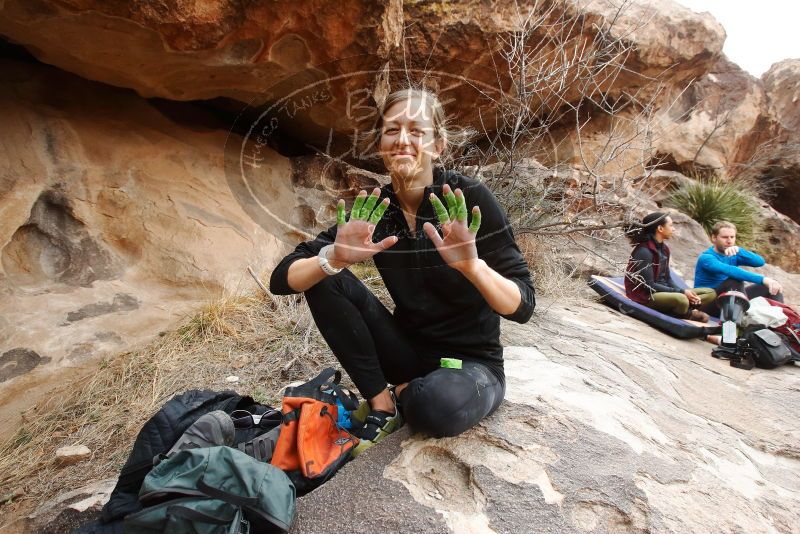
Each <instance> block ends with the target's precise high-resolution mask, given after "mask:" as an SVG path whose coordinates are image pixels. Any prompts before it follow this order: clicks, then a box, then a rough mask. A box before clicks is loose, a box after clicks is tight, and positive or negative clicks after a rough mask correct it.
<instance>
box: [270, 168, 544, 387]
mask: <svg viewBox="0 0 800 534" xmlns="http://www.w3.org/2000/svg"><path fill="white" fill-rule="evenodd" d="M445 182H446V183H448V184H449V185H450V187H451V188H452V189H453V190H455V189H456V188H459V187H460V188H461V190H462V191H463V192H464V196H465V198H466V203H467V209H468V211H470V213H471V210H472V207H473V206H475V205H479V206H480V208H481V227H480V229H479V230H478V234H477V239H476V246H477V249H478V256H479V257H480V258H481V259H483V260H484V261H485V262H486V263H487V264H488V265H489V266H490V267H491V268H492V269H494V270H495V271H497V272H498V273H500V274H501V275H503V276H504V277H505V278H508V279H509V280H511V281H512V282H514V283H515V284H516V285H517V287H519V290H520V294H521V295H522V300H521V302H520V305H519V307H518V308H517V309H516V310H515V311H514V312H513V313H511V314H508V315H503V317H504V318H506V319H509V320H511V321H516V322H518V323H525V322H527V321H528V320H529V319H530V317H531V315H532V314H533V308H534V306H535V298H534V289H533V282H532V280H531V275H530V271H529V270H528V265H527V264H526V263H525V260H524V258H523V257H522V254H521V253H520V250H519V247H518V246H517V244H516V241H515V240H514V234H513V232H512V230H511V226H510V224H509V222H508V218H507V217H506V215H505V213H504V212H503V210H502V208H501V207H500V205H499V204H498V202H497V199H496V198H495V197H494V195H493V194H492V192H491V191H490V190H489V189H488V188H487V187H486V186H485V185H484V184H483V183H481V182H479V181H477V180H474V179H471V178H468V177H465V176H462V175H460V174H458V173H455V172H453V171H444V170H441V169H438V168H436V169H435V170H434V183H433V185H431V186H428V187H426V188H425V192H424V195H423V201H422V203H421V205H420V207H419V209H418V211H417V218H416V231H415V232H411V231H410V230H409V228H408V225H407V223H406V220H405V217H404V216H403V212H402V209H401V208H400V205H399V203H398V200H397V197H396V195H395V193H394V189H393V188H392V185H391V184H388V185H386V186H384V187H383V188H381V198H383V197H386V196H388V197H389V199H390V204H389V207H388V208H387V210H386V213H385V214H384V216H383V218H382V219H381V220H380V221H379V222H378V224H377V225H376V228H375V232H374V234H373V241H374V242H376V243H377V242H378V241H380V240H381V239H383V238H385V237H387V236H390V235H396V236H398V238H399V241H398V242H397V243H396V244H395V245H394V246H392V247H390V248H389V249H388V250H385V251H382V252H379V253H378V254H376V255H375V256H374V257H373V259H374V261H375V265H376V267H377V268H378V271H379V272H380V274H381V277H382V278H383V282H384V284H385V285H386V288H387V289H388V290H389V294H390V295H391V297H392V299H393V300H394V303H395V310H394V317H395V319H396V320H397V322H398V324H399V326H400V328H401V329H402V330H403V331H404V332H405V333H406V334H407V335H408V336H409V338H410V339H412V340H413V342H414V343H420V344H422V345H424V346H425V347H427V348H428V349H434V350H437V351H441V353H442V356H448V357H459V358H462V359H465V360H473V361H481V362H483V363H486V364H489V365H490V367H491V368H493V370H495V371H496V372H497V371H499V374H500V375H502V362H503V347H502V346H501V345H500V319H499V317H498V315H497V313H495V311H494V310H493V309H492V308H491V307H490V306H489V304H488V303H487V302H486V300H485V299H484V298H483V296H482V295H481V294H480V292H478V290H477V289H476V288H475V286H473V285H472V283H471V282H470V281H469V280H467V279H466V278H465V277H464V276H463V275H462V274H461V273H459V272H458V271H456V270H455V269H452V268H451V267H449V266H447V265H446V264H445V263H444V261H443V260H442V257H441V256H440V255H439V252H438V251H437V250H436V247H435V246H434V245H433V243H432V242H431V240H430V239H429V238H428V236H426V235H425V232H424V231H423V230H422V225H423V224H424V223H425V222H431V223H432V224H434V225H435V226H436V227H437V228H438V229H439V230H441V228H440V224H439V222H438V220H437V218H436V215H435V213H434V211H433V207H432V206H431V203H430V201H429V200H428V196H429V194H430V193H431V192H433V193H435V194H436V195H437V196H438V197H439V198H440V199H441V200H442V201H444V197H443V195H442V186H443V185H444V184H445ZM335 239H336V225H333V226H331V227H330V228H328V229H327V230H325V231H323V232H321V233H320V234H319V235H318V236H317V237H316V239H314V240H313V241H306V242H304V243H300V244H299V245H297V247H296V248H295V250H294V251H293V252H292V253H290V254H289V255H287V256H286V257H285V258H284V259H283V260H281V262H280V263H279V264H278V265H277V266H276V267H275V269H274V270H273V272H272V276H271V278H270V291H272V292H273V293H274V294H278V295H288V294H292V293H296V291H294V290H293V289H292V288H291V287H289V284H288V282H287V274H288V271H289V266H290V265H291V264H292V263H293V262H294V261H296V260H298V259H301V258H310V257H312V256H316V255H317V254H318V253H319V250H320V249H321V248H322V247H323V246H325V245H328V244H331V243H333V242H334V240H335Z"/></svg>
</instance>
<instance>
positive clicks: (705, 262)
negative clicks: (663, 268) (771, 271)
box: [694, 221, 783, 313]
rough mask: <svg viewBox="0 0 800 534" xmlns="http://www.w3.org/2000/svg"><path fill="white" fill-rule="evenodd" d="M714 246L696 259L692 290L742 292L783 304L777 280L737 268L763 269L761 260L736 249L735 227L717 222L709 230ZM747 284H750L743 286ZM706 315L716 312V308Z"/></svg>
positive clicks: (729, 223)
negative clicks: (699, 287) (708, 289)
mask: <svg viewBox="0 0 800 534" xmlns="http://www.w3.org/2000/svg"><path fill="white" fill-rule="evenodd" d="M711 243H712V244H713V246H711V247H709V248H708V250H706V251H704V252H703V253H702V254H700V256H699V257H698V258H697V264H696V265H695V269H694V284H695V286H703V287H713V288H714V289H715V290H716V292H717V295H721V294H722V293H724V292H726V291H741V292H742V293H745V294H746V295H747V297H748V298H750V299H753V298H756V297H767V298H771V299H773V300H777V301H779V302H783V295H782V294H781V291H782V289H783V288H782V287H781V285H780V283H778V281H777V280H774V279H772V278H768V277H766V276H763V275H760V274H758V273H753V272H750V271H746V270H744V269H742V268H740V266H743V265H744V266H747V267H762V266H763V265H764V264H765V263H766V262H765V261H764V258H762V257H761V256H759V255H758V254H756V253H755V252H750V251H749V250H745V249H744V248H742V247H737V246H736V225H734V224H733V223H731V222H728V221H719V222H718V223H717V224H715V225H714V227H713V228H712V229H711ZM745 282H749V284H745ZM708 308H710V309H709V310H708V311H710V312H711V313H714V312H716V311H717V310H716V309H713V308H715V305H714V306H709V307H708Z"/></svg>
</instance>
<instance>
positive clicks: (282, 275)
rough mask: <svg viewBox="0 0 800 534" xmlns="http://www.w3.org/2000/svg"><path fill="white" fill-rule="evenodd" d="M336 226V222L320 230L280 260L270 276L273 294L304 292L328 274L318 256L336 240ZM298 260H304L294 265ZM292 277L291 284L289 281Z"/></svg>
mask: <svg viewBox="0 0 800 534" xmlns="http://www.w3.org/2000/svg"><path fill="white" fill-rule="evenodd" d="M336 228H337V226H336V225H335V224H334V225H333V226H331V227H330V228H328V229H327V230H324V231H322V232H320V233H319V234H318V235H317V237H316V238H315V239H313V240H312V241H304V242H302V243H300V244H299V245H297V246H296V247H295V249H294V250H293V251H292V252H290V253H289V254H287V255H286V256H285V257H284V258H283V259H282V260H281V261H279V262H278V265H276V266H275V268H274V269H273V270H272V275H270V278H269V290H270V292H272V294H273V295H293V294H296V293H302V292H303V291H306V290H307V289H309V288H310V287H312V286H313V285H314V284H316V283H317V282H319V281H320V280H322V279H324V278H325V277H326V276H328V275H327V274H325V271H323V270H322V268H321V267H320V266H319V263H318V260H317V258H316V256H317V254H319V251H320V250H321V249H322V247H324V246H325V245H330V244H332V243H333V242H334V241H335V240H336ZM298 260H303V261H302V263H298V265H294V267H293V264H294V263H295V262H298ZM304 260H311V261H304ZM290 269H291V270H292V273H291V274H292V276H290V273H289V270H290ZM290 278H291V279H292V284H291V285H290V283H289V279H290ZM306 286H307V287H306Z"/></svg>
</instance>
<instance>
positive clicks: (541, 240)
mask: <svg viewBox="0 0 800 534" xmlns="http://www.w3.org/2000/svg"><path fill="white" fill-rule="evenodd" d="M565 241H566V240H565V239H564V238H562V237H560V236H536V235H532V234H522V235H520V236H518V237H517V245H518V246H519V249H520V252H522V256H523V257H524V258H525V261H526V262H528V266H529V267H530V270H531V276H532V277H533V284H534V287H535V288H536V296H537V298H538V297H547V298H548V299H553V301H567V300H574V299H578V298H580V294H581V292H582V291H583V290H584V288H585V284H584V282H583V281H582V280H580V279H579V278H578V277H576V276H575V273H574V272H573V271H572V269H571V268H570V266H569V265H567V264H566V263H565V262H564V261H563V260H561V259H560V254H559V253H558V250H559V249H560V248H563V247H565V246H567V244H566V243H565Z"/></svg>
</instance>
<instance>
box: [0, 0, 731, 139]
mask: <svg viewBox="0 0 800 534" xmlns="http://www.w3.org/2000/svg"><path fill="white" fill-rule="evenodd" d="M525 9H527V11H526V10H525ZM525 9H523V10H520V9H519V6H518V5H517V4H516V3H514V2H510V1H509V2H497V3H494V4H492V5H491V6H489V5H487V4H484V3H480V2H445V3H436V2H434V3H431V2H406V3H403V2H401V1H399V0H392V1H389V2H383V3H375V2H365V1H352V2H347V3H346V4H345V5H344V6H343V5H342V4H341V3H340V2H336V1H331V0H317V1H304V2H293V3H288V4H286V3H280V2H260V3H241V2H236V1H234V0H218V1H216V2H212V3H197V2H191V1H181V2H175V3H170V4H164V3H163V2H155V1H143V2H135V3H132V4H131V3H113V2H112V3H109V2H103V1H99V0H88V1H77V0H74V1H72V0H70V1H61V0H40V1H38V2H35V3H31V2H27V1H24V0H7V1H5V2H3V3H2V5H0V34H1V35H3V36H5V37H6V38H7V39H9V40H10V41H12V42H14V43H18V44H20V45H22V46H24V47H25V48H26V49H27V50H29V51H30V52H31V53H32V54H33V55H34V56H35V57H36V58H37V59H39V60H41V61H43V62H45V63H49V64H52V65H55V66H58V67H59V68H62V69H64V70H67V71H70V72H74V73H76V74H78V75H80V76H82V77H84V78H88V79H91V80H96V81H102V82H104V83H108V84H112V85H116V86H120V87H129V88H132V89H135V90H136V91H137V92H138V93H139V94H140V95H142V96H145V97H162V98H167V99H172V100H208V99H217V98H225V99H233V100H235V101H237V102H239V104H238V105H233V106H231V104H230V103H228V104H224V103H220V102H217V105H219V106H222V107H224V108H225V109H228V110H235V111H236V112H237V113H238V112H239V111H240V110H241V107H242V104H241V103H245V104H255V105H261V104H275V105H276V106H277V107H276V108H274V109H273V111H275V112H276V113H277V115H279V116H280V120H281V123H282V126H284V127H285V130H283V132H284V133H286V132H289V133H291V134H292V135H294V136H295V137H298V138H299V139H300V140H301V141H303V142H309V141H312V142H314V143H317V144H318V145H322V144H326V143H328V142H329V140H330V137H331V136H332V137H334V138H336V139H337V140H338V141H339V142H340V143H344V141H345V139H344V138H346V137H347V135H348V134H349V133H351V132H352V130H353V129H354V128H356V127H361V126H359V125H361V124H362V122H361V121H362V120H363V121H367V122H369V121H370V120H371V119H372V118H374V115H372V114H370V113H369V112H368V108H369V107H370V106H372V105H373V103H374V100H376V99H379V98H380V97H381V95H385V94H386V91H387V90H390V89H395V88H397V87H399V86H400V85H402V84H404V83H408V81H412V82H417V83H421V82H422V81H423V80H426V81H427V83H429V85H434V86H437V87H438V89H439V90H440V91H441V92H442V94H443V96H444V99H445V100H446V101H447V102H448V103H449V104H451V105H449V106H448V107H449V111H450V113H452V114H453V116H454V117H455V118H456V119H457V122H458V123H460V124H465V125H470V126H473V127H476V128H478V129H482V128H484V127H486V128H488V129H489V130H493V129H494V128H495V127H496V123H495V122H494V119H493V113H494V112H495V111H496V109H495V108H496V106H497V103H498V102H499V101H501V100H502V98H501V97H500V94H501V93H506V92H508V93H509V94H510V95H511V97H512V98H513V97H514V95H515V94H516V90H515V89H514V88H512V79H511V75H510V73H509V72H508V67H507V66H504V65H505V60H506V57H507V55H506V54H507V53H508V51H509V45H508V43H509V42H511V41H510V40H509V36H510V35H512V33H511V32H519V31H520V30H521V29H522V28H523V27H524V24H525V20H526V19H527V18H528V14H529V13H528V11H531V12H533V13H534V14H533V15H532V19H533V20H540V22H541V23H539V24H536V25H534V27H533V28H532V29H531V31H530V32H529V35H528V39H527V45H526V46H527V47H528V49H529V50H530V49H536V48H537V47H538V48H539V51H538V52H536V53H538V54H539V55H538V56H536V58H538V59H537V60H536V61H531V63H532V66H533V69H534V70H535V69H539V68H544V69H545V71H543V72H544V74H548V73H549V75H548V76H539V77H537V76H536V73H533V74H532V76H533V79H534V82H533V86H532V87H528V90H529V91H531V90H532V91H533V93H534V94H535V95H539V96H537V97H535V98H533V99H532V100H531V101H530V102H528V104H529V105H530V106H531V107H532V108H533V111H534V114H537V115H538V114H547V113H550V111H548V109H550V108H552V107H554V106H555V107H557V106H560V105H561V104H562V103H564V102H570V103H577V102H580V101H581V99H583V98H584V97H585V94H584V93H585V92H586V91H588V90H591V91H593V92H596V93H597V94H595V98H596V99H599V98H600V95H601V94H602V93H608V94H612V93H613V94H615V95H622V94H626V93H631V92H636V91H638V90H639V89H640V88H641V87H642V86H643V85H649V84H650V82H651V81H652V80H653V79H654V78H656V77H658V79H659V80H660V81H661V82H663V83H665V84H667V85H670V86H682V85H683V84H685V83H688V81H689V80H691V79H693V78H695V77H697V76H700V75H702V74H703V73H704V72H706V71H707V70H708V68H709V67H710V65H711V64H713V61H714V58H715V57H716V56H717V55H718V54H719V53H720V50H721V48H722V42H723V40H724V31H723V30H722V27H721V26H720V25H719V24H718V23H717V22H716V21H714V19H713V18H712V17H711V16H710V15H708V14H696V13H693V12H691V11H690V10H688V9H686V8H684V7H682V6H680V5H679V4H677V3H675V2H672V1H667V2H652V1H641V2H635V3H633V4H631V5H629V6H627V7H626V8H625V9H623V10H622V13H620V12H619V10H618V8H617V6H616V4H615V3H614V2H610V1H606V0H603V1H601V2H586V1H584V0H564V1H555V2H544V3H538V4H536V6H535V7H528V8H525ZM411 21H413V24H410V22H411ZM517 35H519V34H517ZM559 42H564V43H566V44H565V46H566V48H565V53H570V51H573V52H574V51H575V50H580V51H581V52H580V53H579V56H580V55H581V54H582V55H583V56H584V57H585V58H590V59H587V60H586V61H581V60H575V58H574V56H573V60H572V61H564V60H563V59H562V56H561V55H558V54H550V53H549V52H548V51H549V50H550V49H551V48H552V47H553V46H554V45H555V44H556V43H559ZM609 42H617V43H618V46H619V48H620V49H619V50H616V49H612V48H608V49H605V48H603V47H607V46H608V43H609ZM614 46H617V45H614ZM598 50H601V52H600V53H599V54H598ZM614 54H617V55H616V57H613V58H612V59H613V60H612V61H610V63H611V64H624V65H625V68H624V69H622V70H621V71H619V70H617V69H615V68H611V69H609V68H605V67H603V65H604V64H605V63H604V62H608V60H609V57H610V56H614ZM547 58H550V59H547ZM553 58H555V59H553ZM539 59H541V60H542V61H546V62H547V65H546V66H544V67H541V62H540V61H539ZM551 71H552V72H551ZM516 74H520V73H516ZM530 74H531V73H530V72H528V71H526V72H525V75H526V76H527V75H530ZM554 76H555V77H559V78H562V79H563V82H562V83H560V84H556V85H553V84H552V83H551V79H552V78H553V77H554ZM540 78H541V79H540ZM464 80H467V83H464ZM584 85H589V86H591V87H590V88H588V89H587V88H585V87H584ZM298 91H299V92H298ZM282 98H283V99H284V100H281V99H282ZM543 101H545V104H546V105H545V108H547V109H544V108H540V106H541V105H542V102H543ZM456 102H457V103H458V105H457V106H456V105H452V104H453V103H456ZM284 105H285V107H283V106H284ZM256 115H258V114H256ZM344 144H346V143H344ZM337 146H340V145H337Z"/></svg>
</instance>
